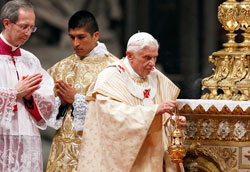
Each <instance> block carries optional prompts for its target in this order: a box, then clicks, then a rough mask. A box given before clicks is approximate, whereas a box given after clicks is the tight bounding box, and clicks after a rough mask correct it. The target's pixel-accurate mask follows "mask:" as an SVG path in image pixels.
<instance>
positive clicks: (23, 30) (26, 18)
mask: <svg viewBox="0 0 250 172" xmlns="http://www.w3.org/2000/svg"><path fill="white" fill-rule="evenodd" d="M3 25H4V27H5V30H4V32H3V35H4V37H5V39H6V40H7V41H8V42H9V43H10V44H11V45H13V46H16V47H17V46H20V45H23V44H24V43H25V42H26V41H27V40H28V39H29V37H30V35H31V33H32V32H34V31H35V30H36V27H35V13H34V11H33V10H31V9H24V8H20V9H19V11H18V20H17V21H16V22H15V23H12V22H11V21H10V20H9V19H4V20H3Z"/></svg>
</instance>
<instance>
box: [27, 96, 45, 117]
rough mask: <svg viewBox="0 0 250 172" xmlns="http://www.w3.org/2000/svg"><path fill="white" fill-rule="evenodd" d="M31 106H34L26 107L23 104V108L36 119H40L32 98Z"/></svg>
mask: <svg viewBox="0 0 250 172" xmlns="http://www.w3.org/2000/svg"><path fill="white" fill-rule="evenodd" d="M32 98H33V97H32ZM33 106H34V108H32V109H30V108H28V107H27V105H26V104H25V108H26V109H27V110H28V111H29V113H30V114H31V115H32V116H33V117H34V118H35V119H36V120H37V121H40V120H41V119H42V117H41V115H40V113H39V111H38V109H37V106H36V103H35V101H34V99H33Z"/></svg>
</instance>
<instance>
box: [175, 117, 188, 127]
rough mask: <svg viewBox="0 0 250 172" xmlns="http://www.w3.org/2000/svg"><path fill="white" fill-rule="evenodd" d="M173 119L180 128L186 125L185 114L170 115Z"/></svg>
mask: <svg viewBox="0 0 250 172" xmlns="http://www.w3.org/2000/svg"><path fill="white" fill-rule="evenodd" d="M172 118H173V120H176V121H177V122H178V123H179V126H180V128H181V129H183V128H185V126H186V117H185V116H172Z"/></svg>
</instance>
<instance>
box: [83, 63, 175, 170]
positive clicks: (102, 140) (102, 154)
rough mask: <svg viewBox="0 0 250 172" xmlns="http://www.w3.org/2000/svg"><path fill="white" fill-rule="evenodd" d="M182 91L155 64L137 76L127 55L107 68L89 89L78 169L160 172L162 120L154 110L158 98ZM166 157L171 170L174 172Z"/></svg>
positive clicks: (161, 164) (162, 151)
mask: <svg viewBox="0 0 250 172" xmlns="http://www.w3.org/2000/svg"><path fill="white" fill-rule="evenodd" d="M178 93H179V89H178V88H177V87H176V86H175V85H174V84H173V83H172V82H171V81H170V80H169V79H168V78H166V77H165V76H164V75H163V74H162V73H160V72H159V71H158V70H156V69H154V70H153V71H152V72H151V74H150V75H149V76H148V77H147V78H139V77H137V76H136V74H135V73H134V71H133V70H132V68H131V66H130V65H129V63H128V61H127V58H125V60H120V61H118V62H116V63H114V64H112V65H111V66H110V67H108V68H106V69H105V70H104V71H103V72H101V73H100V74H99V75H98V78H97V80H96V82H95V83H94V84H93V85H92V86H91V87H90V89H89V91H88V94H87V100H89V105H88V109H87V114H86V119H85V124H84V129H83V138H82V144H81V151H80V159H79V164H78V172H86V171H88V172H162V171H163V156H164V151H165V149H164V143H163V137H162V133H163V132H162V123H163V121H164V120H163V119H162V116H161V115H157V116H156V115H155V113H156V110H157V107H158V103H161V102H163V101H165V100H175V99H176V98H177V96H178ZM164 138H165V139H166V137H164ZM165 143H166V144H168V140H167V139H166V140H165ZM167 162H168V164H166V166H167V168H166V169H167V172H176V171H177V170H176V164H174V163H172V162H170V161H167Z"/></svg>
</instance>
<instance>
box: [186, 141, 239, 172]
mask: <svg viewBox="0 0 250 172" xmlns="http://www.w3.org/2000/svg"><path fill="white" fill-rule="evenodd" d="M188 155H192V156H193V157H194V156H195V157H196V159H195V158H193V159H190V158H187V161H188V162H186V160H185V161H184V165H185V166H189V167H192V168H194V166H196V168H199V169H210V170H211V169H213V170H214V171H223V172H237V170H236V169H234V168H235V167H236V165H237V158H236V157H237V155H236V148H226V147H224V148H222V147H204V146H202V145H201V144H200V143H199V142H196V143H192V144H191V145H190V148H189V151H188ZM202 162H206V163H202Z"/></svg>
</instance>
